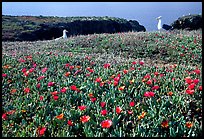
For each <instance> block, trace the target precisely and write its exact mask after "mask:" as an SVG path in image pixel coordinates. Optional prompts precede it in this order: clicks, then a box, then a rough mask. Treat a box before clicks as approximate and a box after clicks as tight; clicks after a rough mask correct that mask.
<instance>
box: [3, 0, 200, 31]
mask: <svg viewBox="0 0 204 139" xmlns="http://www.w3.org/2000/svg"><path fill="white" fill-rule="evenodd" d="M189 13H190V14H201V13H202V2H2V14H3V15H32V16H39V15H42V16H60V17H69V16H109V17H119V18H124V19H127V20H136V21H138V22H139V23H140V24H141V25H143V26H144V27H145V28H146V30H147V31H155V30H157V20H156V17H158V16H162V23H163V24H171V23H173V22H174V21H175V20H177V19H178V18H179V17H182V16H183V15H188V14H189Z"/></svg>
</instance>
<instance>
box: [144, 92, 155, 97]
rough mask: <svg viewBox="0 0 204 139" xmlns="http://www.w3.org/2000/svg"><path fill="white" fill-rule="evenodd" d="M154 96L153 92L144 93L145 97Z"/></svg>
mask: <svg viewBox="0 0 204 139" xmlns="http://www.w3.org/2000/svg"><path fill="white" fill-rule="evenodd" d="M154 95H155V94H154V92H145V93H144V96H145V97H153V96H154Z"/></svg>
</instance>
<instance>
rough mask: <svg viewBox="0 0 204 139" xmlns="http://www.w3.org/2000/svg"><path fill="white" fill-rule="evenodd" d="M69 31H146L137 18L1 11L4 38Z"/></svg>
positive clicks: (53, 35) (54, 35)
mask: <svg viewBox="0 0 204 139" xmlns="http://www.w3.org/2000/svg"><path fill="white" fill-rule="evenodd" d="M63 29H66V30H67V31H68V33H67V35H68V36H72V35H86V34H94V33H117V32H128V31H146V29H145V27H144V26H142V25H140V24H139V23H138V22H137V21H135V20H130V21H128V20H126V19H122V18H115V17H107V16H106V17H45V16H8V15H2V40H3V41H36V40H51V39H53V38H57V37H60V36H62V30H63Z"/></svg>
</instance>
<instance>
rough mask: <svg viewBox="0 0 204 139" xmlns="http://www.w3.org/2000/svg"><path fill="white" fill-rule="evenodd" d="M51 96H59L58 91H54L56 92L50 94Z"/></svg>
mask: <svg viewBox="0 0 204 139" xmlns="http://www.w3.org/2000/svg"><path fill="white" fill-rule="evenodd" d="M50 94H51V95H57V94H59V93H58V92H57V91H54V92H51V93H50Z"/></svg>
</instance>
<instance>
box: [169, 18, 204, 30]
mask: <svg viewBox="0 0 204 139" xmlns="http://www.w3.org/2000/svg"><path fill="white" fill-rule="evenodd" d="M171 26H173V28H174V29H186V30H197V29H202V15H187V16H183V17H180V18H178V19H177V20H176V21H174V22H173V23H172V24H171Z"/></svg>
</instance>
